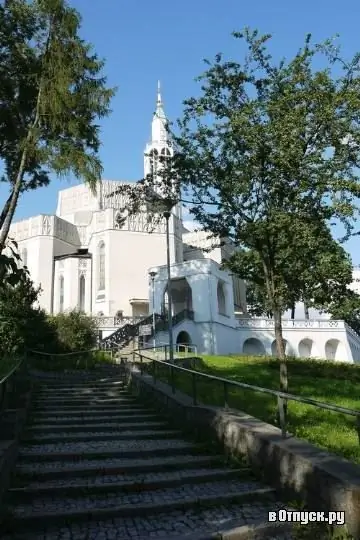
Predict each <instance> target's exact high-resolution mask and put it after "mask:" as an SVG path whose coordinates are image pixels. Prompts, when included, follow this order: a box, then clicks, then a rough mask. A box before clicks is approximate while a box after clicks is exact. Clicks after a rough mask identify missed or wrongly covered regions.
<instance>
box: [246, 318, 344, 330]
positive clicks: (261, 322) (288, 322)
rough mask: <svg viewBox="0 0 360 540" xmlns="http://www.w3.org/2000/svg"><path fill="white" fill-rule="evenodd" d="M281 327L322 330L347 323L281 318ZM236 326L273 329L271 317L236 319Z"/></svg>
mask: <svg viewBox="0 0 360 540" xmlns="http://www.w3.org/2000/svg"><path fill="white" fill-rule="evenodd" d="M281 324H282V328H283V329H284V330H286V329H289V328H320V329H324V330H329V329H335V328H336V329H339V330H340V329H342V330H343V329H345V328H347V325H346V323H345V322H344V321H337V320H324V319H303V320H293V319H283V320H282V321H281ZM237 325H238V328H261V329H273V328H274V320H273V319H265V318H264V319H238V320H237Z"/></svg>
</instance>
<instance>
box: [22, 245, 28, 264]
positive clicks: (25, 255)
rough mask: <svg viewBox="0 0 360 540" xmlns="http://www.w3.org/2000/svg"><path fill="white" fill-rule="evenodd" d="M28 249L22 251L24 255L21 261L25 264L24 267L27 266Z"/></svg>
mask: <svg viewBox="0 0 360 540" xmlns="http://www.w3.org/2000/svg"><path fill="white" fill-rule="evenodd" d="M27 258H28V257H27V249H26V248H24V249H23V250H22V255H21V259H22V262H23V266H27Z"/></svg>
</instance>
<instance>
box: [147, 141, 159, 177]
mask: <svg viewBox="0 0 360 540" xmlns="http://www.w3.org/2000/svg"><path fill="white" fill-rule="evenodd" d="M149 158H150V174H151V175H152V176H154V175H156V173H157V169H158V160H159V152H158V151H157V150H156V148H153V149H152V150H150V152H149Z"/></svg>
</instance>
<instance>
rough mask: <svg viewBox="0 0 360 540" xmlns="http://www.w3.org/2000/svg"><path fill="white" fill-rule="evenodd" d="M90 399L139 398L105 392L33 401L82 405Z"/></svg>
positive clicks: (37, 402) (49, 403)
mask: <svg viewBox="0 0 360 540" xmlns="http://www.w3.org/2000/svg"><path fill="white" fill-rule="evenodd" d="M88 401H117V402H119V403H136V402H137V400H136V399H134V398H129V397H128V396H126V397H124V396H119V395H117V393H115V392H113V393H110V392H108V393H104V394H101V395H100V394H98V395H95V394H86V395H85V394H84V395H82V396H78V397H76V398H69V397H66V396H58V397H57V398H56V399H52V398H44V399H33V403H36V404H37V405H53V406H54V405H61V404H67V405H73V404H74V405H76V404H79V405H81V404H82V403H87V402H88Z"/></svg>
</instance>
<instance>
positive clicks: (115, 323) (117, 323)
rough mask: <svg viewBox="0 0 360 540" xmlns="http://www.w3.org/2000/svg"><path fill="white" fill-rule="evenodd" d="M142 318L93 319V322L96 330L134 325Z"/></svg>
mask: <svg viewBox="0 0 360 540" xmlns="http://www.w3.org/2000/svg"><path fill="white" fill-rule="evenodd" d="M144 317H145V315H144ZM144 317H95V320H96V323H97V326H98V328H107V327H111V328H114V327H116V328H121V326H124V325H125V324H135V323H137V322H139V321H141V320H142V319H143V318H144Z"/></svg>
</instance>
